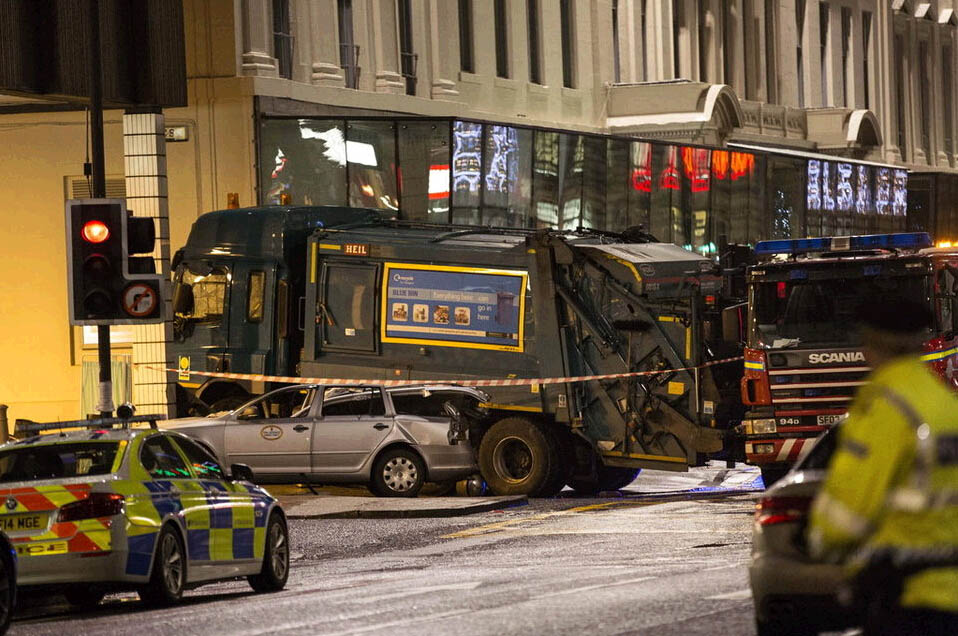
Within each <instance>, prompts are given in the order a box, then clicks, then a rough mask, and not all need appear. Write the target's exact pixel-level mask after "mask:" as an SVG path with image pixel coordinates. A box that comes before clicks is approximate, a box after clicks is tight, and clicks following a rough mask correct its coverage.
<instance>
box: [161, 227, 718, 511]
mask: <svg viewBox="0 0 958 636" xmlns="http://www.w3.org/2000/svg"><path fill="white" fill-rule="evenodd" d="M193 236H194V235H193V234H191V235H190V241H192V240H193ZM195 248H196V246H195V245H189V244H188V245H187V247H186V248H184V250H183V252H182V256H181V257H180V258H179V259H178V262H177V267H176V273H175V293H174V298H175V300H174V311H175V313H176V314H177V315H178V316H181V317H182V318H181V320H182V321H185V322H186V323H188V324H189V323H192V322H193V321H195V317H196V316H197V315H200V314H202V313H204V312H203V311H200V310H199V308H198V307H199V301H198V298H200V297H201V296H202V297H208V296H210V293H209V292H208V291H206V290H203V292H202V294H200V293H198V290H197V286H198V285H205V284H207V281H208V280H209V279H208V276H209V274H206V276H207V277H206V278H202V279H199V280H198V279H197V277H196V274H197V272H212V271H217V272H219V273H220V274H219V276H220V280H221V283H219V284H220V285H221V288H220V291H218V292H217V294H214V297H215V301H216V303H217V308H218V311H219V313H220V315H221V316H229V318H228V320H222V319H221V322H220V324H221V326H220V327H219V328H220V329H223V326H222V325H223V324H225V323H226V322H228V323H229V327H228V342H226V343H224V344H225V346H221V348H220V349H218V350H217V351H218V352H213V351H212V350H211V349H207V350H205V352H203V351H204V350H203V345H204V342H201V341H198V340H196V334H197V333H198V332H199V330H200V329H201V328H209V327H203V326H202V325H201V324H199V323H198V324H196V325H195V326H192V327H190V328H187V329H181V330H180V331H179V332H178V333H179V339H178V340H177V342H176V343H174V344H175V347H176V354H177V358H178V359H179V361H180V366H181V370H182V371H183V373H182V375H181V377H184V378H186V377H188V378H190V380H192V384H188V383H186V382H184V383H183V387H182V388H183V390H184V392H187V391H189V392H190V393H191V394H190V396H189V397H190V398H191V399H190V400H188V402H191V403H192V404H193V405H194V406H195V405H196V404H197V402H202V396H208V395H216V396H228V397H229V399H230V400H232V402H230V403H229V404H232V403H233V402H237V401H241V400H242V399H244V398H248V397H249V396H250V395H253V394H257V393H261V392H263V391H265V390H267V389H268V388H271V387H270V385H269V378H268V377H266V378H264V377H263V376H269V375H270V374H277V375H295V376H299V377H303V378H315V379H317V380H320V381H321V380H322V379H346V378H348V379H355V380H362V381H366V382H370V383H375V382H383V381H387V380H405V381H422V382H423V383H427V382H431V381H435V382H442V383H454V382H462V383H468V382H474V381H480V382H485V383H486V384H484V385H483V386H482V390H483V391H484V392H485V393H487V394H488V395H489V400H488V402H485V403H483V404H481V405H479V406H480V407H481V408H477V409H475V410H474V411H473V412H471V413H470V414H469V416H470V441H471V442H472V444H473V446H474V447H475V448H476V449H477V452H478V463H479V466H480V469H481V472H482V476H483V478H484V479H485V481H486V483H487V484H488V485H489V487H490V489H491V490H492V492H494V493H497V494H527V495H532V496H548V495H552V494H554V493H556V492H558V491H559V490H561V489H562V488H563V487H564V486H565V485H567V484H568V485H570V486H572V487H573V488H575V489H576V490H578V491H583V492H595V491H599V490H612V489H617V488H620V487H622V486H624V485H626V484H628V483H630V482H631V481H632V480H633V479H634V477H635V475H636V473H637V472H638V471H639V470H640V469H641V468H646V467H647V468H657V469H666V470H687V468H688V467H689V466H690V465H694V464H696V463H697V462H700V461H702V460H703V459H704V458H705V457H707V456H708V454H710V453H716V452H718V451H721V450H722V448H723V438H724V435H725V430H724V429H725V428H726V426H727V424H728V423H727V422H721V421H718V420H717V419H716V412H717V410H718V401H719V400H720V399H721V393H720V390H719V387H718V386H717V384H716V381H715V377H714V374H713V371H714V369H715V368H716V367H714V366H711V363H716V362H720V361H716V360H713V359H712V357H713V356H712V355H711V354H710V348H709V347H708V340H709V338H711V337H713V336H712V335H711V334H714V333H716V332H719V331H721V330H720V329H719V328H718V327H715V326H713V325H711V324H710V320H709V319H708V318H707V316H709V315H715V314H716V312H715V311H711V310H710V308H709V305H710V304H714V303H716V302H717V299H718V297H719V296H720V292H721V284H722V279H721V270H719V269H718V268H717V267H716V265H715V264H714V263H713V261H711V260H710V259H708V258H706V257H703V256H700V255H698V254H695V253H693V252H690V251H688V250H684V249H682V248H680V247H678V246H675V245H672V244H664V243H658V242H655V241H654V240H653V239H651V237H648V236H646V235H643V234H641V233H635V232H633V233H631V234H627V235H619V234H609V233H603V232H597V231H593V230H587V229H580V230H576V231H556V230H525V229H507V228H489V227H465V226H452V225H437V224H424V223H414V222H406V221H396V220H390V219H384V218H382V217H375V216H368V217H363V218H362V219H359V220H357V221H356V222H355V223H352V224H350V225H348V226H338V227H337V226H335V225H334V224H332V223H326V224H324V225H323V226H322V227H317V228H315V229H314V230H312V231H311V232H310V234H309V236H308V238H307V239H305V258H304V259H302V260H300V261H299V262H300V263H302V264H303V267H302V271H300V272H295V271H294V269H295V268H293V267H291V266H290V263H286V264H285V265H283V266H282V267H280V266H275V268H271V267H270V266H269V265H268V264H267V263H265V262H264V258H263V254H258V255H257V259H258V260H256V261H255V263H253V264H248V263H247V262H246V261H247V260H249V257H248V256H246V255H244V254H243V251H242V250H240V249H233V250H230V251H229V253H228V254H222V253H221V254H212V253H211V252H212V250H207V251H206V253H202V252H203V250H197V249H195ZM220 251H221V252H222V251H226V250H220ZM256 272H263V273H262V274H261V275H257V274H256ZM201 276H202V274H201ZM258 276H259V278H258ZM188 286H189V287H190V288H191V289H189V290H188V291H187V289H186V288H187V287H188ZM266 290H269V291H268V292H267V291H266ZM177 298H178V299H182V300H181V302H177V300H176V299H177ZM187 301H192V303H190V302H187ZM207 313H208V312H207ZM190 329H192V330H190ZM201 352H203V353H201ZM197 363H198V364H197ZM204 363H205V364H204ZM198 367H200V368H198ZM222 368H229V369H231V370H233V371H234V372H235V371H236V370H237V369H249V370H250V372H251V373H252V374H253V375H252V376H251V378H250V379H249V380H243V379H239V380H237V379H235V378H216V377H204V376H202V375H197V374H193V375H190V374H189V373H188V372H189V371H190V370H191V369H193V370H200V371H204V370H205V371H216V370H217V369H222ZM225 399H226V397H219V399H218V400H217V401H216V402H213V403H209V407H212V408H221V407H223V406H224V403H223V400H225ZM229 404H226V405H227V406H228V405H229Z"/></svg>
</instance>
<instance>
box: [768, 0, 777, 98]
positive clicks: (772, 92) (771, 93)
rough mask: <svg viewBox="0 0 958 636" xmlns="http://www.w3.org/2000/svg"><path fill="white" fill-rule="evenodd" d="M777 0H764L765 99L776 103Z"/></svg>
mask: <svg viewBox="0 0 958 636" xmlns="http://www.w3.org/2000/svg"><path fill="white" fill-rule="evenodd" d="M777 4H778V0H765V60H764V61H765V101H766V102H767V103H769V104H777V103H778V100H779V98H778V53H777V51H776V47H775V44H776V42H777V40H778V36H776V35H775V23H776V21H777V19H778V13H777V12H776V10H775V8H776V6H777Z"/></svg>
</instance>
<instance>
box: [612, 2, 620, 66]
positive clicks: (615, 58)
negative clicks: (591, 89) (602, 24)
mask: <svg viewBox="0 0 958 636" xmlns="http://www.w3.org/2000/svg"><path fill="white" fill-rule="evenodd" d="M612 78H613V81H615V83H619V82H621V81H622V60H621V58H620V57H619V0H612Z"/></svg>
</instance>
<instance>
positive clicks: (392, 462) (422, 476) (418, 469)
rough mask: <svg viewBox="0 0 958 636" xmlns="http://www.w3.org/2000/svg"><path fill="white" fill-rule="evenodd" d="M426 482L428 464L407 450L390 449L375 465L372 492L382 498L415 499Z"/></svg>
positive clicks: (371, 485)
mask: <svg viewBox="0 0 958 636" xmlns="http://www.w3.org/2000/svg"><path fill="white" fill-rule="evenodd" d="M425 482H426V464H425V463H424V462H423V461H422V459H421V458H420V457H419V455H417V454H416V453H414V452H412V451H410V450H406V449H405V448H390V449H387V450H386V451H385V452H384V453H383V454H382V455H380V456H379V457H378V458H377V459H376V463H375V464H373V473H372V483H371V484H370V488H369V489H370V490H371V491H373V493H374V494H376V495H378V496H380V497H415V496H416V495H418V494H419V491H420V490H422V485H423V484H424V483H425Z"/></svg>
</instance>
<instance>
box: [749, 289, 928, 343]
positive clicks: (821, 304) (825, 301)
mask: <svg viewBox="0 0 958 636" xmlns="http://www.w3.org/2000/svg"><path fill="white" fill-rule="evenodd" d="M749 294H750V296H751V298H750V301H749V304H750V305H751V307H752V312H751V315H750V317H749V322H750V329H749V346H751V347H756V348H766V349H783V348H788V347H798V346H822V345H829V346H855V345H858V344H861V337H860V335H859V333H858V330H857V329H855V328H854V324H855V311H856V309H857V308H858V307H859V305H861V303H862V302H864V301H865V300H866V299H867V300H874V299H881V298H882V297H883V296H890V295H892V294H894V295H895V296H896V297H897V296H904V297H906V298H909V299H911V300H914V301H916V302H920V303H925V302H927V286H926V279H925V278H924V277H921V276H896V277H886V278H845V277H842V278H834V279H826V280H796V281H770V282H758V283H752V285H751V286H750V289H749Z"/></svg>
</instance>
